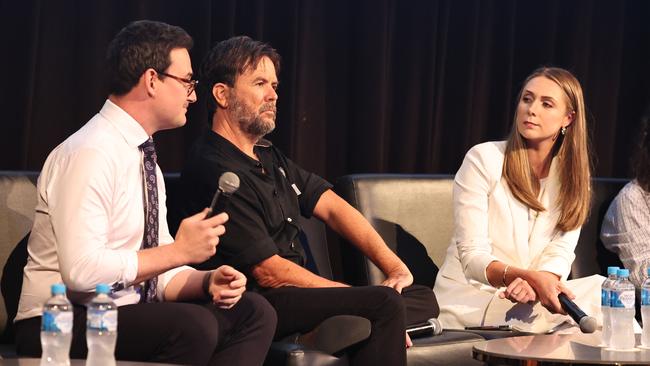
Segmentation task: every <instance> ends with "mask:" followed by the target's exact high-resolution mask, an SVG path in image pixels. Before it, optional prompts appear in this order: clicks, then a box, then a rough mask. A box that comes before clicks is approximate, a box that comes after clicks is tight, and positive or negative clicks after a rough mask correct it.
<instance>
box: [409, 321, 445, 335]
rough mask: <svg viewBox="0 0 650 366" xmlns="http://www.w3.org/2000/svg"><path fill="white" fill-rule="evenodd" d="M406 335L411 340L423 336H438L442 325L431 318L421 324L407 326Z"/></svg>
mask: <svg viewBox="0 0 650 366" xmlns="http://www.w3.org/2000/svg"><path fill="white" fill-rule="evenodd" d="M406 333H408V335H409V336H410V337H412V338H417V337H420V336H424V335H434V336H436V335H439V334H441V333H442V324H440V321H439V320H438V319H436V318H431V319H429V320H427V321H426V322H423V323H418V324H414V325H411V326H409V327H408V328H407V329H406Z"/></svg>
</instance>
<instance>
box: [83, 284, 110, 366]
mask: <svg viewBox="0 0 650 366" xmlns="http://www.w3.org/2000/svg"><path fill="white" fill-rule="evenodd" d="M95 292H96V293H97V295H96V296H95V297H94V298H93V299H92V301H91V302H90V303H89V304H88V309H87V312H86V314H87V322H86V342H87V343H88V359H87V361H86V364H87V365H93V366H94V365H100V366H108V365H115V341H116V340H117V307H116V306H115V303H114V302H113V300H112V299H111V298H110V297H109V296H108V293H109V287H108V285H106V284H99V285H97V287H96V288H95Z"/></svg>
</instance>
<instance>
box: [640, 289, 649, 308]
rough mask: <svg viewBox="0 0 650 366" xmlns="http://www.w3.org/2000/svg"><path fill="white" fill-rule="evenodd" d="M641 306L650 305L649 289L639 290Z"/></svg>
mask: <svg viewBox="0 0 650 366" xmlns="http://www.w3.org/2000/svg"><path fill="white" fill-rule="evenodd" d="M641 305H650V289H649V288H644V289H642V290H641Z"/></svg>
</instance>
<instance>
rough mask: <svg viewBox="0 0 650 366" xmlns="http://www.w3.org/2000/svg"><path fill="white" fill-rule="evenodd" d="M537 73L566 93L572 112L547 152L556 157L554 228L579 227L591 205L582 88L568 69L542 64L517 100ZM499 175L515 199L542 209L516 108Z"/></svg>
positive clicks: (527, 79) (563, 229) (534, 208)
mask: <svg viewBox="0 0 650 366" xmlns="http://www.w3.org/2000/svg"><path fill="white" fill-rule="evenodd" d="M538 76H543V77H545V78H547V79H549V80H551V81H553V82H555V83H556V84H557V85H559V86H560V88H561V89H562V90H563V91H564V94H565V96H566V103H567V109H568V111H573V113H574V116H573V122H572V123H571V124H570V125H569V126H567V129H566V134H565V135H561V134H558V138H557V140H556V141H555V144H554V145H553V148H552V150H551V154H553V156H554V157H555V158H556V165H557V166H556V168H557V169H556V171H557V172H558V174H559V177H558V178H559V182H560V186H561V188H560V193H559V196H558V197H557V202H556V204H557V205H558V206H559V207H560V217H559V219H558V222H557V226H556V228H557V229H558V230H561V231H569V230H573V229H576V228H578V227H580V226H582V224H583V223H584V222H585V221H586V219H587V216H588V215H589V207H590V204H591V166H590V159H589V146H588V145H589V144H588V141H587V140H588V139H587V123H586V119H585V103H584V99H583V96H582V87H581V86H580V82H578V80H577V79H576V78H575V77H574V76H573V75H572V74H571V73H570V72H569V71H567V70H564V69H560V68H555V67H542V68H539V69H537V70H535V71H533V73H532V74H530V76H528V78H526V81H524V84H523V86H522V88H521V90H520V91H519V96H518V97H517V103H519V101H520V100H521V96H522V93H523V91H524V88H525V86H526V84H528V82H529V81H530V80H532V79H533V78H536V77H538ZM502 175H503V177H504V178H505V180H506V182H507V183H508V186H509V188H510V191H511V192H512V194H513V195H514V196H515V198H517V199H518V200H519V201H521V202H522V203H523V204H525V205H527V206H528V207H530V208H531V209H533V210H535V211H538V212H540V211H544V210H545V209H544V206H543V205H542V204H541V203H540V202H539V200H538V199H537V195H538V194H539V189H540V186H539V180H538V179H537V178H536V177H535V175H534V174H533V172H532V168H531V166H530V163H529V161H528V153H527V152H526V140H525V139H524V138H523V137H522V136H521V135H520V134H519V131H518V129H517V111H516V110H515V118H514V123H513V124H512V129H511V130H510V134H509V136H508V142H507V145H506V152H505V161H504V163H503V173H502Z"/></svg>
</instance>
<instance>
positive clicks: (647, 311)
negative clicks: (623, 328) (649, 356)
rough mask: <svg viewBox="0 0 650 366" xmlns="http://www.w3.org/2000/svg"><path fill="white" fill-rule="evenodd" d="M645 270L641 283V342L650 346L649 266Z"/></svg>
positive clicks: (645, 345)
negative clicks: (646, 275) (643, 279)
mask: <svg viewBox="0 0 650 366" xmlns="http://www.w3.org/2000/svg"><path fill="white" fill-rule="evenodd" d="M646 271H647V274H648V277H647V278H646V279H645V281H644V282H643V285H641V319H642V321H643V335H642V336H641V344H642V345H643V346H644V347H649V348H650V267H648V269H647V270H646Z"/></svg>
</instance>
